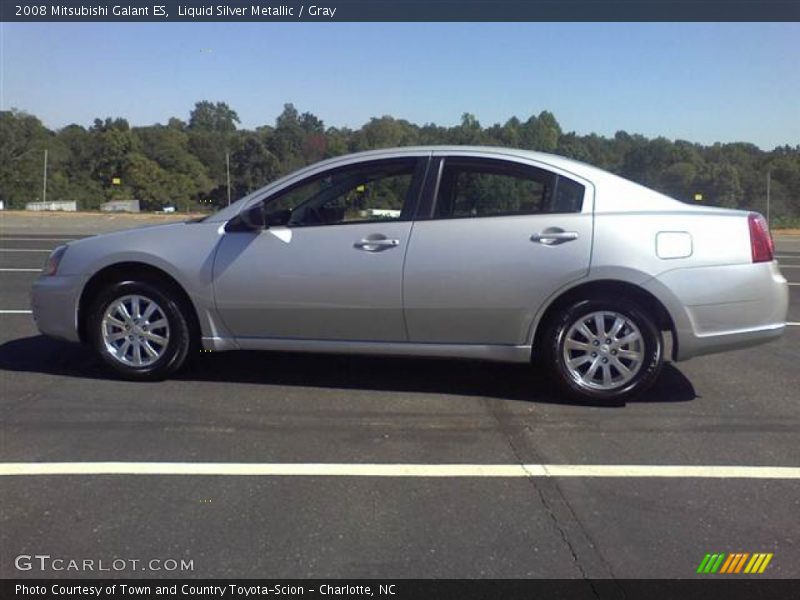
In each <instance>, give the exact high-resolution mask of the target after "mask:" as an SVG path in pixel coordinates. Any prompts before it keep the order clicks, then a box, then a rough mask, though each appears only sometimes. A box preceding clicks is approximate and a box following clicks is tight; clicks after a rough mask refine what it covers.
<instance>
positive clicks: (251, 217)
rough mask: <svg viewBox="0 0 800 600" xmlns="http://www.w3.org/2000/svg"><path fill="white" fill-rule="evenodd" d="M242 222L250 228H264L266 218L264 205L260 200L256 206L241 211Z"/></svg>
mask: <svg viewBox="0 0 800 600" xmlns="http://www.w3.org/2000/svg"><path fill="white" fill-rule="evenodd" d="M239 216H240V217H241V219H242V223H244V225H245V226H246V227H247V228H248V229H253V230H255V229H264V227H265V225H266V221H265V219H264V205H263V204H262V203H261V202H258V203H257V204H256V205H255V206H251V207H250V208H248V209H247V210H245V211H242V212H241V213H239Z"/></svg>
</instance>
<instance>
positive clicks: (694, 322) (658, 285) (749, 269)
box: [645, 262, 789, 360]
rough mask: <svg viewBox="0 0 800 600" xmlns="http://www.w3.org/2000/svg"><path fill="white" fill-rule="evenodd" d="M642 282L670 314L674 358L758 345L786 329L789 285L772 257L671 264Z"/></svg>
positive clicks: (682, 358) (678, 358)
mask: <svg viewBox="0 0 800 600" xmlns="http://www.w3.org/2000/svg"><path fill="white" fill-rule="evenodd" d="M645 287H646V288H648V289H649V290H650V291H651V292H652V293H653V294H655V295H656V296H657V297H659V298H660V299H662V302H663V303H664V305H665V306H666V308H667V310H668V311H669V313H670V315H671V316H672V319H673V323H674V325H675V334H676V338H677V355H676V357H675V358H676V359H677V360H686V359H687V358H691V357H693V356H700V355H703V354H711V353H715V352H724V351H727V350H735V349H737V348H745V347H748V346H755V345H758V344H763V343H765V342H769V341H771V340H774V339H776V338H778V337H780V336H781V335H782V334H783V332H784V331H785V329H786V314H787V311H788V308H789V286H788V284H787V283H786V279H785V278H784V277H783V275H781V273H780V270H779V269H778V265H777V263H776V262H770V263H756V264H744V265H725V266H718V267H699V268H694V269H675V270H672V271H668V272H666V273H663V274H661V275H660V276H658V277H656V278H655V279H654V280H651V281H650V282H649V283H648V284H647V285H645Z"/></svg>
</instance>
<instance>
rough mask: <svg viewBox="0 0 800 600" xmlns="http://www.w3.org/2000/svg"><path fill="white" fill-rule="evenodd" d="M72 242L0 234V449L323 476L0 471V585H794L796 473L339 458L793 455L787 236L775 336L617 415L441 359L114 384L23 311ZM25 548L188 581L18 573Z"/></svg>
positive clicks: (284, 360) (531, 377)
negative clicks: (491, 472)
mask: <svg viewBox="0 0 800 600" xmlns="http://www.w3.org/2000/svg"><path fill="white" fill-rule="evenodd" d="M78 236H79V232H78V231H77V230H75V229H71V230H69V231H68V232H67V233H64V232H60V231H57V230H53V229H52V228H51V229H48V230H31V229H25V230H18V231H15V230H14V229H12V228H9V227H3V228H2V231H1V232H0V389H1V390H2V394H0V396H1V397H2V398H1V399H0V415H1V417H0V418H2V433H1V434H0V462H2V463H39V462H65V463H75V464H78V463H95V462H105V461H120V462H130V463H147V464H150V463H163V462H167V463H179V464H186V463H198V462H200V463H214V464H230V463H248V464H259V465H274V464H284V463H290V464H318V463H324V464H331V465H339V467H337V468H338V471H337V470H336V469H333V468H331V470H330V472H327V471H326V472H325V473H322V474H320V473H317V474H312V475H292V476H275V475H252V474H250V475H241V474H239V475H232V474H226V475H220V474H216V475H209V474H168V475H163V474H149V475H148V474H127V475H126V474H113V475H92V474H88V475H58V474H55V475H14V476H4V477H2V478H0V481H1V482H2V483H1V485H0V523H2V526H0V577H26V576H31V577H42V576H43V575H45V576H47V575H50V576H54V575H56V576H73V577H80V576H86V577H97V576H104V575H113V576H119V575H124V576H145V577H161V576H186V575H190V576H194V577H282V578H294V577H297V578H306V577H374V578H413V577H448V578H449V577H466V578H476V577H477V578H483V577H496V578H511V577H554V578H562V577H563V578H581V577H588V578H607V577H620V578H661V577H663V578H686V577H693V576H695V575H694V574H695V570H696V568H697V566H698V564H699V563H700V561H701V560H702V558H703V556H704V555H705V554H706V553H709V552H711V553H713V552H749V553H754V552H771V553H774V557H773V559H772V561H771V563H770V565H769V567H768V569H767V570H766V571H765V573H764V574H763V575H761V577H775V578H796V577H800V529H799V528H798V523H800V479H791V478H780V477H777V478H763V479H761V478H738V477H706V476H703V477H638V476H627V475H625V474H620V475H619V476H613V477H588V476H576V477H535V476H531V477H526V476H522V477H516V476H514V477H477V476H473V475H470V474H467V476H453V477H430V476H426V474H425V473H424V472H423V470H421V469H419V468H418V469H417V470H416V471H414V470H411V471H409V472H408V473H407V474H406V476H403V477H387V476H381V474H380V473H379V474H376V475H363V474H362V475H359V476H354V475H353V474H352V473H350V474H348V471H347V468H346V465H363V464H373V463H374V464H379V465H397V464H402V465H417V466H419V465H449V464H459V465H461V464H464V465H510V466H515V465H516V466H519V465H522V464H525V465H529V464H530V465H539V464H545V465H608V466H613V465H642V466H650V465H673V466H697V467H701V466H720V465H725V466H727V465H730V466H753V467H800V443H798V440H800V435H799V434H800V403H799V402H798V399H800V389H799V388H800V375H799V373H800V371H799V370H798V364H800V326H798V325H797V324H798V323H800V236H798V237H786V238H779V239H778V255H779V257H780V258H779V260H780V263H781V266H782V270H783V273H784V275H785V276H786V277H787V279H789V280H790V281H791V282H792V283H793V284H794V285H793V286H792V288H791V308H790V313H789V320H790V321H791V322H793V323H795V325H792V326H790V327H789V328H788V331H787V333H786V335H785V336H784V337H783V338H782V339H780V340H779V341H777V342H774V343H771V344H768V345H765V346H760V347H757V348H754V349H748V350H742V351H738V352H733V353H728V354H720V355H716V356H709V357H703V358H697V359H693V360H691V361H689V362H685V363H680V364H677V365H672V364H669V365H667V366H666V367H665V369H664V373H663V376H662V378H661V379H660V381H659V383H658V384H657V385H656V387H655V388H654V389H653V390H651V391H650V392H649V393H648V394H647V395H646V396H645V397H644V398H642V399H641V400H639V401H637V402H635V403H629V404H627V405H626V406H619V407H599V406H580V405H573V404H569V403H567V402H565V401H563V400H562V399H560V398H559V397H558V396H557V395H555V394H554V393H553V392H552V391H551V390H550V389H549V387H548V386H547V385H546V384H545V383H544V381H543V380H542V378H541V377H540V376H539V375H537V374H536V373H535V372H533V371H532V370H531V369H528V368H525V367H521V366H516V365H495V364H484V363H473V362H456V361H424V360H409V359H388V358H386V359H383V358H380V359H379V358H359V357H343V356H292V355H286V354H274V353H261V354H257V353H227V354H216V355H201V356H198V357H197V359H196V360H195V361H194V363H193V364H192V365H191V367H190V368H188V369H187V370H185V371H183V372H182V373H181V374H180V375H179V376H178V377H177V378H175V379H173V380H171V381H166V382H161V383H153V384H139V383H127V382H119V381H115V380H113V379H110V378H109V377H107V376H106V374H105V373H104V371H103V370H102V369H101V368H100V367H99V365H98V364H97V363H96V362H95V360H94V359H93V358H92V356H91V355H90V354H89V353H88V352H87V351H86V350H85V349H84V348H82V347H80V346H78V345H73V344H67V343H62V342H58V341H55V340H50V339H47V338H44V337H42V336H40V335H39V334H38V332H37V330H36V327H35V325H34V323H33V320H32V318H31V315H30V314H28V313H27V312H26V311H28V310H29V306H28V290H29V287H30V285H31V283H32V282H33V280H34V279H35V278H36V276H37V272H36V271H37V270H38V269H39V268H40V267H41V265H42V262H43V261H44V259H45V257H46V256H47V252H48V251H49V250H50V249H52V248H53V247H55V246H56V245H58V244H59V243H62V239H64V238H72V237H78ZM14 311H20V312H14ZM23 554H31V555H32V554H47V555H51V556H52V557H61V558H64V559H84V558H90V559H97V560H106V561H111V560H113V559H115V558H126V559H137V560H139V559H140V560H149V559H153V558H157V559H168V558H170V559H175V560H181V559H184V560H191V561H192V564H193V571H191V572H172V571H169V572H168V571H163V570H162V571H156V572H153V571H139V570H134V569H131V570H126V571H123V572H116V573H114V572H112V573H97V572H84V573H82V572H77V573H75V572H70V573H63V572H62V573H57V572H52V571H45V572H44V573H42V572H40V571H35V570H32V571H19V570H17V569H16V568H15V566H14V559H15V557H16V556H18V555H23ZM742 576H744V575H742Z"/></svg>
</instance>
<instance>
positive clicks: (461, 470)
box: [0, 462, 800, 479]
mask: <svg viewBox="0 0 800 600" xmlns="http://www.w3.org/2000/svg"><path fill="white" fill-rule="evenodd" d="M0 475H234V476H272V477H283V476H305V477H309V476H314V477H647V478H650V477H661V478H663V477H671V478H725V479H728V478H731V479H800V467H766V466H761V467H752V466H722V465H720V466H716V465H714V466H679V465H542V464H526V465H522V464H505V465H503V464H500V465H497V464H495V465H480V464H440V465H434V464H367V463H193V462H188V463H187V462H179V463H170V462H59V463H36V462H33V463H0Z"/></svg>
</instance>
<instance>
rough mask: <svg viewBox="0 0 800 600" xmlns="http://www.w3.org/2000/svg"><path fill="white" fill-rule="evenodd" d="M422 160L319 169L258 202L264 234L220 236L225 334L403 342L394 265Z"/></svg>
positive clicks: (217, 275)
mask: <svg viewBox="0 0 800 600" xmlns="http://www.w3.org/2000/svg"><path fill="white" fill-rule="evenodd" d="M426 162H427V157H425V158H424V159H423V158H416V157H414V158H402V159H388V160H377V161H376V160H373V161H370V162H366V163H357V164H354V165H349V166H345V167H339V168H335V169H331V170H329V171H325V172H323V173H321V174H318V175H315V176H311V177H310V178H308V179H307V180H303V181H302V182H300V183H298V184H295V185H292V186H291V187H290V188H288V189H284V190H281V191H278V192H277V193H276V194H274V195H272V196H271V197H269V198H267V199H266V200H264V212H265V219H266V221H267V224H268V226H267V228H265V229H264V230H260V231H238V232H236V231H229V232H226V233H225V235H224V237H223V239H222V240H221V242H220V247H219V249H218V251H217V254H216V257H215V262H214V274H213V277H214V293H215V300H216V305H217V309H218V311H219V314H220V316H221V317H222V319H223V321H224V323H225V325H226V326H227V327H228V328H229V330H230V331H231V332H232V334H233V335H234V336H235V337H237V338H294V339H307V340H308V339H311V340H358V341H392V342H397V341H406V339H407V336H406V330H405V323H404V319H403V312H402V287H401V286H402V269H403V259H404V255H405V251H406V245H407V243H408V239H409V234H410V231H411V217H412V216H413V214H414V210H415V204H416V200H417V198H418V196H419V189H420V186H421V183H422V177H423V172H424V167H425V164H426Z"/></svg>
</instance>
